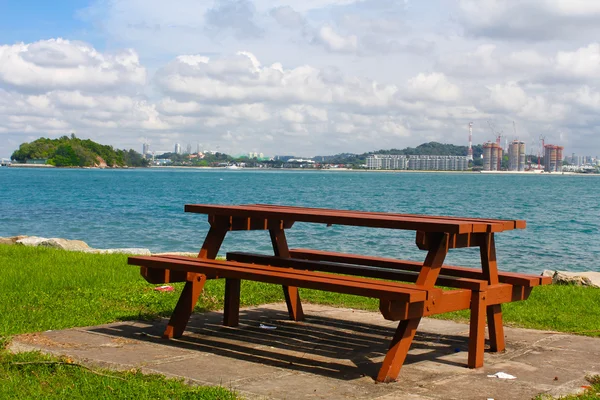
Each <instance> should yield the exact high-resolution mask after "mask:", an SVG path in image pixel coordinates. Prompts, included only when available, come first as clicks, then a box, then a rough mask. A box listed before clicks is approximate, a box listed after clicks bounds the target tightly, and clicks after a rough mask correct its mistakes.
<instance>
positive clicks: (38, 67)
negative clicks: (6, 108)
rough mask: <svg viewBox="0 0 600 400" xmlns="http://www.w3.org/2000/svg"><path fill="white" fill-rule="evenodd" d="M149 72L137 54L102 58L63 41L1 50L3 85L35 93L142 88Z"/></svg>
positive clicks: (126, 52) (0, 80)
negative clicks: (81, 89)
mask: <svg viewBox="0 0 600 400" xmlns="http://www.w3.org/2000/svg"><path fill="white" fill-rule="evenodd" d="M145 81H146V70H145V68H144V67H142V66H141V65H140V63H139V59H138V56H137V54H136V53H135V51H133V50H124V51H122V52H120V53H116V54H112V55H111V54H101V53H98V52H97V51H96V50H95V49H94V48H93V47H91V46H89V45H87V44H84V43H80V42H71V41H68V40H64V39H60V38H59V39H50V40H43V41H39V42H36V43H32V44H24V43H19V44H15V45H12V46H8V45H4V46H0V83H4V84H6V85H10V86H16V87H21V88H24V89H29V90H34V91H40V92H43V91H46V90H53V89H76V88H85V89H87V90H96V91H97V90H111V89H115V88H119V89H121V90H122V87H123V86H137V85H143V84H144V83H145Z"/></svg>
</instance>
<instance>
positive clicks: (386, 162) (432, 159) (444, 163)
mask: <svg viewBox="0 0 600 400" xmlns="http://www.w3.org/2000/svg"><path fill="white" fill-rule="evenodd" d="M468 165H469V161H468V157H467V156H423V155H418V156H417V155H412V156H411V155H409V156H406V155H403V154H385V155H383V154H372V155H370V156H368V157H367V169H400V170H402V169H409V170H416V171H465V170H466V169H467V167H468Z"/></svg>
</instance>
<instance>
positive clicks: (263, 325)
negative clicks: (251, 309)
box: [258, 324, 277, 331]
mask: <svg viewBox="0 0 600 400" xmlns="http://www.w3.org/2000/svg"><path fill="white" fill-rule="evenodd" d="M258 327H259V328H260V329H268V330H271V331H272V330H275V329H277V327H276V326H269V325H265V324H260V325H259V326H258Z"/></svg>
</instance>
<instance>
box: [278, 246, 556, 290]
mask: <svg viewBox="0 0 600 400" xmlns="http://www.w3.org/2000/svg"><path fill="white" fill-rule="evenodd" d="M290 255H291V256H292V258H300V259H305V260H314V261H331V262H340V263H347V264H357V265H370V266H374V267H383V268H396V269H404V270H408V271H420V270H421V267H422V265H423V264H422V263H420V262H418V261H406V260H398V259H395V258H384V257H374V256H365V255H358V254H348V253H337V252H331V251H324V250H312V249H291V250H290ZM441 274H443V275H447V276H454V277H462V278H469V279H484V278H485V277H484V276H483V273H482V271H481V270H479V269H475V268H468V267H457V266H452V265H443V266H442V270H441ZM498 277H499V279H500V282H501V283H508V284H512V285H517V286H538V285H540V284H542V282H548V280H547V279H546V278H544V277H541V276H538V275H531V274H524V273H519V272H503V271H499V272H498ZM551 281H552V280H551V279H550V283H551ZM544 284H546V283H544Z"/></svg>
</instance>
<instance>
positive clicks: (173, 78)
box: [0, 0, 600, 156]
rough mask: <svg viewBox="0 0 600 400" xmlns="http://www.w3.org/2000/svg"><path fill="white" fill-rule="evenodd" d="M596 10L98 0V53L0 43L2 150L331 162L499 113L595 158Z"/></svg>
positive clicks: (543, 4) (599, 104) (89, 14)
mask: <svg viewBox="0 0 600 400" xmlns="http://www.w3.org/2000/svg"><path fill="white" fill-rule="evenodd" d="M596 3H597V2H592V1H582V0H581V1H579V0H577V1H562V0H552V1H550V0H541V1H534V0H523V1H518V2H517V1H508V0H502V1H501V0H494V1H492V0H484V1H481V2H480V1H477V2H475V1H467V0H464V1H461V2H443V1H440V2H438V3H437V5H436V7H435V8H432V7H429V8H427V7H420V6H416V5H413V4H412V3H409V2H402V1H400V2H398V1H389V0H364V1H355V0H307V1H303V2H298V1H292V2H288V1H283V0H269V1H267V0H257V1H252V2H250V1H249V0H214V1H213V0H211V1H209V2H198V1H193V0H175V1H173V2H171V3H165V2H161V1H158V0H147V1H144V2H140V1H137V0H119V1H104V0H102V1H97V2H95V3H94V4H93V5H92V6H91V7H90V8H88V9H87V10H86V11H85V12H82V13H80V15H81V16H82V17H85V18H84V22H85V23H93V24H94V25H93V26H97V27H99V28H98V29H97V30H94V29H92V28H91V25H90V31H91V33H93V36H90V37H94V38H95V39H96V40H98V43H99V44H98V47H96V48H95V47H94V46H92V45H90V44H87V43H83V42H78V41H74V40H65V39H49V40H40V41H37V42H35V41H34V42H33V43H16V44H15V43H11V44H2V43H0V151H1V152H2V155H3V156H6V155H10V152H12V150H14V148H15V147H16V146H17V145H18V144H19V143H21V142H23V141H25V140H33V139H35V138H36V137H39V136H42V135H44V136H59V135H63V134H68V133H70V132H71V131H74V132H76V134H78V135H79V136H82V137H91V138H94V139H97V140H99V141H101V142H104V143H110V144H113V145H115V146H118V147H136V146H138V147H139V143H140V141H142V140H145V141H148V142H149V143H150V144H151V146H152V147H153V148H154V149H171V148H172V145H173V143H174V142H176V141H177V142H180V143H192V144H193V143H196V142H201V143H204V144H206V145H207V147H212V148H215V147H216V146H220V149H221V150H222V151H227V152H231V153H235V152H247V151H260V152H263V153H265V154H276V153H293V154H297V155H311V154H331V153H335V152H348V151H352V152H363V151H368V150H373V149H376V148H386V147H387V148H391V147H395V148H402V147H405V146H414V145H418V144H420V143H422V142H423V141H427V140H438V141H443V142H451V143H456V144H461V143H462V144H464V143H466V133H465V131H466V129H465V126H466V124H467V123H468V122H470V121H473V122H474V133H475V137H476V142H477V141H479V140H481V141H484V140H487V139H493V138H490V137H489V136H490V135H491V134H490V133H489V129H488V128H487V120H495V121H496V123H497V125H498V127H499V128H500V129H504V130H505V132H507V131H511V130H512V121H513V120H515V121H516V123H517V125H518V127H519V136H520V138H521V139H524V140H528V139H532V138H537V137H539V134H540V133H542V132H543V133H544V135H546V136H547V138H548V140H550V141H554V142H559V144H560V140H563V139H564V141H565V142H564V144H565V145H566V146H570V147H569V148H568V151H569V152H587V151H592V149H595V150H594V151H595V152H598V151H600V150H598V149H600V139H598V137H600V136H598V135H597V132H596V131H597V129H596V127H597V126H600V113H599V112H598V111H599V110H600V78H598V77H600V44H599V43H598V41H597V40H595V39H590V38H595V37H597V35H595V33H600V31H598V28H597V27H596V24H595V21H596V20H597V19H598V16H599V15H598V13H599V12H600V11H599V6H598V5H597V4H596ZM69 36H70V37H77V34H76V33H73V34H71V35H69ZM103 40H104V41H105V42H103ZM104 47H106V48H109V49H111V50H110V51H105V50H100V49H101V48H104ZM112 49H116V50H112ZM138 54H139V55H138ZM147 71H148V72H147ZM561 138H562V139H561ZM582 143H583V144H582ZM577 146H579V148H577ZM194 148H195V146H194Z"/></svg>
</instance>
